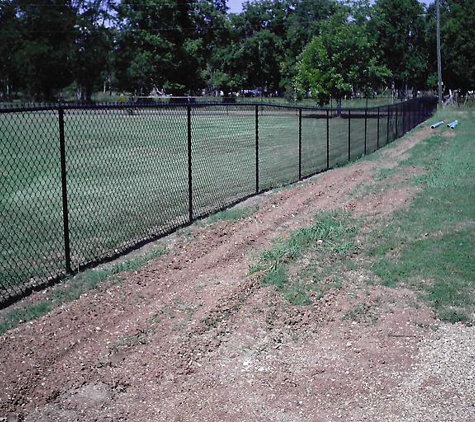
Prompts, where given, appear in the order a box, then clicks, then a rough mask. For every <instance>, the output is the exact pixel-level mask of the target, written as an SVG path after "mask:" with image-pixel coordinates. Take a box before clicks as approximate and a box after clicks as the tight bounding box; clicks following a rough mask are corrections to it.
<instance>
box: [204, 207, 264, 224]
mask: <svg viewBox="0 0 475 422" xmlns="http://www.w3.org/2000/svg"><path fill="white" fill-rule="evenodd" d="M257 210H258V207H245V208H243V207H234V208H231V209H227V210H224V211H220V212H217V213H216V214H212V215H210V216H209V217H208V218H207V220H206V221H207V222H208V223H209V224H213V223H216V222H218V221H238V220H242V219H244V218H247V217H250V216H251V215H252V214H254V213H255V212H257Z"/></svg>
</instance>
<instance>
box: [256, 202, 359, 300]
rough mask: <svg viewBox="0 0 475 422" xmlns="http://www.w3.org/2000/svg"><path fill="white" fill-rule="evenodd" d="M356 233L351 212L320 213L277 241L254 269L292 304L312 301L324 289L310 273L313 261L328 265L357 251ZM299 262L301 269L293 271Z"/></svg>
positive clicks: (262, 255) (264, 253)
mask: <svg viewBox="0 0 475 422" xmlns="http://www.w3.org/2000/svg"><path fill="white" fill-rule="evenodd" d="M355 234H356V228H355V227H354V225H353V224H352V221H351V219H350V217H349V215H347V214H345V213H342V212H339V211H333V212H324V213H321V214H318V215H317V216H316V217H315V223H313V224H312V225H311V226H310V227H305V228H302V229H300V230H297V231H295V232H293V233H292V234H291V235H290V237H289V238H287V239H280V240H278V241H276V242H275V244H274V246H273V247H272V248H271V249H269V250H266V251H264V252H262V253H261V254H260V256H259V260H258V262H257V264H256V265H254V266H252V267H251V272H252V273H256V272H262V274H263V276H262V283H263V284H264V285H271V286H274V287H275V288H276V289H277V290H278V291H279V292H281V293H282V294H283V295H284V296H285V297H286V298H287V299H288V300H289V301H290V302H291V303H292V304H295V305H304V304H309V303H311V295H312V294H313V293H315V292H316V291H318V290H319V288H320V287H319V286H318V282H316V280H315V278H316V277H315V274H314V273H313V272H312V277H308V274H306V273H307V271H306V270H307V269H308V267H310V266H311V264H310V262H312V263H314V262H318V263H319V265H320V266H321V267H326V266H331V265H334V264H335V262H336V261H338V257H339V258H340V259H342V258H343V257H346V256H348V255H350V254H352V253H353V252H354V251H355V250H356V244H355V243H354V236H355ZM305 260H307V261H308V264H306V265H305V264H303V262H304V261H305ZM295 263H298V264H299V267H301V270H300V272H298V273H296V274H293V272H295V271H294V269H295V267H296V266H295V265H292V264H295ZM312 265H313V264H312ZM309 280H311V281H310V282H309Z"/></svg>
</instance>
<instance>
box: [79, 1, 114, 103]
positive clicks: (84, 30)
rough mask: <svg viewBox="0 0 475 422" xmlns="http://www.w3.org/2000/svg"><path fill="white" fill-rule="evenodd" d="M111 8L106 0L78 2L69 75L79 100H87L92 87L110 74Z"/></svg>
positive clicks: (90, 94) (89, 97)
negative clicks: (75, 34)
mask: <svg viewBox="0 0 475 422" xmlns="http://www.w3.org/2000/svg"><path fill="white" fill-rule="evenodd" d="M112 7H113V5H112V4H111V1H110V0H105V1H104V0H81V1H80V2H79V4H78V15H77V25H76V27H77V38H76V41H75V50H74V58H73V63H74V65H73V74H74V78H75V80H76V84H77V97H78V99H79V100H85V101H91V96H92V93H93V91H94V89H95V88H97V87H98V85H99V83H101V82H103V81H102V79H103V78H104V77H105V73H110V67H111V54H110V53H111V51H112V42H113V40H112V30H111V29H109V24H110V23H111V20H112V15H111V11H112ZM108 71H109V72H108Z"/></svg>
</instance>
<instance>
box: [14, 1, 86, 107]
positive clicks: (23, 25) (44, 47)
mask: <svg viewBox="0 0 475 422" xmlns="http://www.w3.org/2000/svg"><path fill="white" fill-rule="evenodd" d="M17 14H18V23H19V28H20V31H21V32H22V39H21V42H20V43H19V46H18V50H17V51H16V52H15V58H14V61H15V63H16V66H17V70H18V72H19V76H20V78H21V79H22V81H23V88H24V89H25V90H26V91H27V92H28V93H29V95H30V96H31V97H32V98H34V99H36V100H48V101H50V100H53V99H54V98H55V96H56V94H57V92H58V91H60V90H61V89H62V88H63V87H65V86H66V85H69V84H70V83H72V81H73V80H74V72H73V62H74V61H73V56H74V51H75V42H76V38H77V26H76V16H77V8H76V7H75V5H74V4H73V3H72V2H71V1H69V0H42V1H41V2H31V1H29V0H17Z"/></svg>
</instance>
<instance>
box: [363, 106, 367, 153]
mask: <svg viewBox="0 0 475 422" xmlns="http://www.w3.org/2000/svg"><path fill="white" fill-rule="evenodd" d="M367 136H368V107H366V108H365V109H364V155H366V147H367V144H368V140H367Z"/></svg>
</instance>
